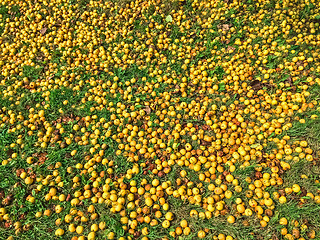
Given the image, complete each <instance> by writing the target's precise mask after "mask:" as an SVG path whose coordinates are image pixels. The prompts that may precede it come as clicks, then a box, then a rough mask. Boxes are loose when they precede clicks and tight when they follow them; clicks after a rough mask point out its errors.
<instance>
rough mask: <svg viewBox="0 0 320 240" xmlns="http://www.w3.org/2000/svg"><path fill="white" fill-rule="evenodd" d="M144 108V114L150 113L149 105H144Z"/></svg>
mask: <svg viewBox="0 0 320 240" xmlns="http://www.w3.org/2000/svg"><path fill="white" fill-rule="evenodd" d="M144 110H145V111H146V114H148V115H149V114H150V113H151V108H150V107H149V106H146V107H145V109H144Z"/></svg>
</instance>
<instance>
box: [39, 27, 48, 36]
mask: <svg viewBox="0 0 320 240" xmlns="http://www.w3.org/2000/svg"><path fill="white" fill-rule="evenodd" d="M46 31H47V28H46V27H45V28H42V29H41V30H40V33H41V34H42V35H44V34H45V33H46Z"/></svg>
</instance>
